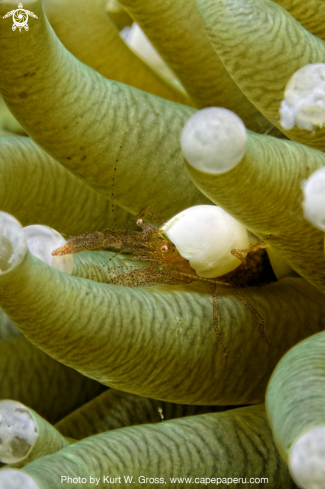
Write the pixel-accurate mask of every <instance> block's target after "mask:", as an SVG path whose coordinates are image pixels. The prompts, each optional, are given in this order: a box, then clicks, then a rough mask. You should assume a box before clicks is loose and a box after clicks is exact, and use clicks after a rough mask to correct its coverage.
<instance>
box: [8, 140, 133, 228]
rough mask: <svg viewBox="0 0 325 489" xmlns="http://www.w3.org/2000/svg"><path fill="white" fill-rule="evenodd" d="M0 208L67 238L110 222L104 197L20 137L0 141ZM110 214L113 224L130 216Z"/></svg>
mask: <svg viewBox="0 0 325 489" xmlns="http://www.w3.org/2000/svg"><path fill="white" fill-rule="evenodd" d="M22 202H23V205H22ZM0 210H1V211H5V212H8V213H9V214H13V215H14V216H15V217H16V218H17V219H19V221H20V222H21V223H22V225H23V226H29V225H30V224H45V225H47V226H50V227H53V228H54V229H56V230H57V231H59V232H61V233H64V234H67V235H69V236H71V235H78V234H81V233H83V232H86V231H91V230H96V229H98V230H101V229H104V228H105V227H114V225H115V223H114V219H113V217H112V209H111V204H110V202H109V201H108V200H107V199H105V198H104V197H103V196H102V195H100V194H98V193H97V192H95V191H94V190H92V189H90V188H89V187H88V186H87V185H86V184H85V183H84V182H83V181H82V180H80V179H79V178H76V177H75V176H74V175H72V173H70V172H68V171H67V170H66V169H65V168H63V167H62V166H61V165H60V164H59V163H57V162H56V161H55V160H53V158H51V157H50V156H48V155H47V154H46V153H45V152H44V151H42V150H41V149H40V148H39V146H37V144H35V143H34V141H32V140H31V139H29V138H26V137H24V138H23V137H6V138H1V139H0ZM115 217H116V225H117V227H122V226H123V225H124V224H125V223H127V222H128V221H129V220H130V219H132V215H131V214H129V213H128V212H126V211H124V210H123V209H121V208H119V207H117V208H116V209H115Z"/></svg>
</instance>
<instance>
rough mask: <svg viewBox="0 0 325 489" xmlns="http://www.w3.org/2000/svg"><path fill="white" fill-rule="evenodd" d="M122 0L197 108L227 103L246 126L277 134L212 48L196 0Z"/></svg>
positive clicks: (260, 131) (225, 105)
mask: <svg viewBox="0 0 325 489" xmlns="http://www.w3.org/2000/svg"><path fill="white" fill-rule="evenodd" d="M121 3H122V4H123V5H124V6H125V7H126V8H127V9H128V11H129V12H130V13H131V14H132V16H133V17H134V19H135V20H136V21H137V22H138V23H139V25H140V26H141V27H142V28H143V29H144V31H145V33H146V34H147V35H148V37H149V39H150V41H151V42H152V43H153V44H154V46H155V47H156V49H157V50H158V51H159V53H160V54H161V55H162V57H163V58H164V59H165V61H166V62H167V63H168V65H169V66H170V67H171V68H172V70H173V71H174V73H175V74H176V75H177V76H178V78H179V79H180V81H181V82H182V84H183V86H184V87H185V89H186V90H187V92H188V93H189V94H190V96H191V97H192V99H193V100H194V101H195V103H196V106H197V107H198V108H204V107H211V106H217V107H219V106H220V107H226V108H227V109H229V110H232V111H234V112H235V113H236V114H238V115H239V116H240V117H241V118H242V119H243V121H244V122H245V124H246V126H247V127H248V128H249V129H251V130H253V131H256V132H259V133H269V132H271V133H272V132H273V131H275V132H276V133H277V134H278V131H277V130H276V129H275V128H274V127H272V125H271V124H270V123H269V122H268V121H267V120H266V119H265V118H264V117H263V116H262V114H261V113H260V112H259V111H258V110H257V109H256V108H255V107H254V105H253V104H251V103H250V102H249V101H248V100H247V98H246V97H245V96H244V95H243V93H242V92H241V91H240V89H239V88H238V87H237V85H236V84H235V83H234V81H233V79H232V78H231V76H230V75H229V74H228V72H227V70H226V69H225V67H224V66H223V64H222V62H221V61H220V59H219V58H218V56H217V55H216V54H215V52H214V51H213V48H212V46H211V43H210V41H209V38H208V36H207V34H206V32H205V30H204V27H203V25H202V21H201V19H200V15H199V12H198V10H197V6H196V3H195V0H181V1H178V2H171V3H168V4H166V2H165V1H164V0H146V1H143V0H122V1H121ZM166 32H168V35H167V36H166ZM180 53H182V55H181V56H180Z"/></svg>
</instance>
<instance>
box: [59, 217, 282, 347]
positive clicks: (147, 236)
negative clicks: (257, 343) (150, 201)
mask: <svg viewBox="0 0 325 489" xmlns="http://www.w3.org/2000/svg"><path fill="white" fill-rule="evenodd" d="M145 215H147V216H148V217H150V218H152V219H153V220H155V221H157V220H159V218H158V217H157V216H156V215H155V214H153V213H152V212H150V211H149V210H148V208H147V209H144V210H142V211H141V212H140V213H139V214H138V216H137V217H136V223H137V225H138V226H139V227H140V228H141V229H142V231H130V230H128V229H127V226H126V227H124V228H123V229H119V230H118V229H106V230H105V231H103V232H99V231H91V232H88V233H85V234H81V235H80V236H76V237H75V238H72V239H71V240H70V241H68V242H67V243H66V244H65V245H64V246H62V247H61V248H57V249H56V250H54V251H53V252H52V255H54V256H62V255H66V254H71V253H80V252H82V251H88V250H94V249H100V248H104V249H108V250H110V251H114V252H116V254H124V253H126V254H131V255H133V256H132V258H131V259H132V261H134V262H145V263H148V267H146V268H143V267H141V268H137V267H136V266H135V267H132V268H130V267H128V268H127V269H125V268H124V267H115V268H111V269H110V274H111V278H110V279H109V280H108V281H107V282H106V283H110V284H114V285H123V286H127V287H143V286H149V285H157V284H165V285H178V284H190V283H191V282H195V281H197V282H205V283H208V284H209V285H210V288H211V291H212V297H213V328H214V329H215V331H216V334H217V337H218V340H219V343H220V345H221V347H222V350H223V352H224V354H225V355H226V354H227V350H226V347H225V345H224V342H223V339H222V336H221V333H220V329H219V300H218V292H217V287H218V285H223V286H226V287H231V288H232V290H233V291H234V293H235V295H236V296H237V297H238V298H239V299H240V300H241V301H242V302H243V304H244V305H245V306H246V308H247V309H248V310H249V311H250V312H251V313H252V314H253V315H254V317H255V318H256V319H257V321H258V324H259V327H258V331H259V333H260V335H261V337H262V338H263V340H264V341H265V343H266V344H267V345H268V346H270V342H269V340H268V338H267V336H266V334H265V331H264V319H263V318H262V316H261V315H260V314H259V313H258V311H257V310H256V309H255V308H254V306H253V305H252V304H251V303H250V302H249V301H248V300H247V299H246V297H245V296H244V295H243V294H242V293H241V292H240V291H239V290H238V289H239V288H243V287H248V286H253V285H257V286H261V285H266V284H267V283H272V282H274V281H275V280H276V278H275V276H274V274H273V272H272V269H271V266H270V264H269V261H268V257H267V254H266V251H265V250H264V249H262V248H260V244H261V243H262V242H260V243H256V244H254V245H252V246H251V247H250V248H248V249H246V250H233V251H232V254H233V255H234V256H236V257H237V258H239V259H240V261H241V264H240V265H239V266H238V267H237V268H236V269H235V270H234V271H232V272H230V273H227V274H226V275H223V276H222V277H217V278H203V277H199V276H198V275H197V274H196V271H195V270H194V269H193V268H192V267H191V265H190V263H189V261H188V260H186V259H185V258H183V257H182V256H181V255H180V254H179V252H178V250H177V248H176V246H175V245H174V244H173V243H172V242H171V241H170V239H169V238H168V237H167V235H166V234H165V232H164V231H163V229H162V227H159V228H158V227H155V226H153V225H151V224H148V223H146V222H144V221H143V219H142V218H143V217H144V216H145Z"/></svg>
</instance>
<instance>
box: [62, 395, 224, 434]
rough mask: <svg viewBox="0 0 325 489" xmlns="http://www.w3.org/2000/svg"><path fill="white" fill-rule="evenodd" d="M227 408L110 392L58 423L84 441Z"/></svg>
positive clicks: (63, 429) (65, 431)
mask: <svg viewBox="0 0 325 489" xmlns="http://www.w3.org/2000/svg"><path fill="white" fill-rule="evenodd" d="M227 408H229V406H227V407H216V406H195V405H192V406H191V405H184V404H173V403H170V402H165V401H157V400H154V399H148V398H147V397H142V396H135V395H134V394H129V393H128V392H120V391H116V390H114V389H109V390H107V391H106V392H103V393H102V394H101V395H100V396H97V397H96V398H95V399H93V400H91V401H89V402H88V403H87V404H85V405H84V406H81V407H80V408H79V409H77V410H76V411H74V412H73V413H71V414H68V416H66V417H65V418H63V419H62V420H61V421H59V422H58V423H56V425H55V428H56V429H57V430H58V431H59V432H60V433H62V434H63V436H66V437H69V438H74V439H78V440H81V439H82V438H86V437H87V436H92V435H95V434H97V433H103V432H105V431H110V430H115V429H117V428H125V427H126V426H133V425H138V424H147V423H159V422H161V421H162V420H163V421H168V420H170V419H175V418H182V417H184V416H194V415H197V414H205V413H211V412H215V411H224V410H226V409H227Z"/></svg>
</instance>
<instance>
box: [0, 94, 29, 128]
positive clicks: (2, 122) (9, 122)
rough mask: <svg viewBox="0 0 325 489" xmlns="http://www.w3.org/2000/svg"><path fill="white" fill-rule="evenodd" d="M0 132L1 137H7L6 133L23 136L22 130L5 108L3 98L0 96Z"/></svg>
mask: <svg viewBox="0 0 325 489" xmlns="http://www.w3.org/2000/svg"><path fill="white" fill-rule="evenodd" d="M0 131H1V132H2V134H0V135H2V136H5V135H8V133H9V134H10V133H13V134H20V135H25V134H26V133H25V131H24V129H23V128H22V127H21V125H20V124H19V122H17V121H16V119H15V118H14V116H13V115H12V113H11V112H10V110H9V109H8V107H7V106H6V104H5V102H4V100H3V98H2V97H1V95H0Z"/></svg>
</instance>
